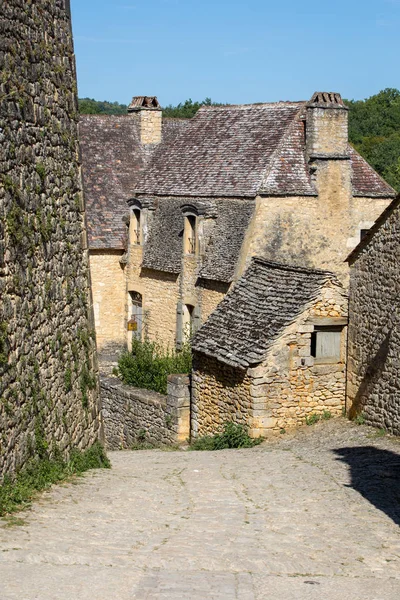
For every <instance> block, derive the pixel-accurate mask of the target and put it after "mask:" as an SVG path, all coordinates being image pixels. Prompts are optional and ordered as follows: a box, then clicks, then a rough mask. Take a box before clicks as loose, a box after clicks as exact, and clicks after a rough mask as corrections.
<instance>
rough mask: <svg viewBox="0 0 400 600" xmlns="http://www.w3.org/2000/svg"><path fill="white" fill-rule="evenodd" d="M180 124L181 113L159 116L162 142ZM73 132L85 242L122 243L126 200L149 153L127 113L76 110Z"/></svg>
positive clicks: (108, 245)
mask: <svg viewBox="0 0 400 600" xmlns="http://www.w3.org/2000/svg"><path fill="white" fill-rule="evenodd" d="M186 125H187V123H186V121H185V122H183V120H181V119H164V121H163V137H164V140H165V143H172V139H173V137H174V136H176V134H177V132H178V131H179V130H181V129H182V128H183V127H186ZM79 135H80V145H81V154H82V167H83V169H82V170H83V183H84V192H85V202H86V211H87V220H88V238H89V246H90V248H114V249H120V248H121V249H122V248H124V246H125V239H124V238H125V235H126V225H125V223H124V222H123V218H124V217H125V216H126V215H127V214H128V205H127V200H128V199H129V198H131V197H132V194H133V191H134V189H135V185H136V181H137V178H138V176H139V174H140V173H141V172H142V171H143V169H144V167H145V165H146V162H147V161H148V159H149V158H150V156H151V153H150V151H149V150H148V149H147V148H146V147H145V146H143V145H142V144H141V143H140V136H139V123H138V119H136V118H135V117H134V116H133V115H118V116H116V115H115V116H112V115H82V116H81V118H80V123H79Z"/></svg>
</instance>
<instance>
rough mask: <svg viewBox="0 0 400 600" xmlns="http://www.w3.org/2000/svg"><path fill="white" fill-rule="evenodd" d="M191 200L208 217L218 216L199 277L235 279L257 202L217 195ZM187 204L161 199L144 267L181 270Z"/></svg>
mask: <svg viewBox="0 0 400 600" xmlns="http://www.w3.org/2000/svg"><path fill="white" fill-rule="evenodd" d="M191 203H192V204H194V205H195V206H197V207H198V208H201V210H202V212H204V213H205V215H206V218H212V219H213V220H214V219H215V222H214V227H213V229H212V233H211V238H210V241H209V243H208V245H207V247H206V249H205V255H204V260H203V265H202V267H201V268H200V271H199V277H200V278H202V279H211V280H216V281H223V282H226V283H229V282H231V281H232V279H233V275H234V272H235V267H236V262H237V260H238V257H239V253H240V249H241V245H242V242H243V238H244V234H245V232H246V228H247V225H248V223H249V220H250V218H251V215H252V213H253V210H254V202H253V201H250V200H236V199H230V200H224V199H213V200H212V201H211V200H209V201H207V200H203V201H199V200H197V201H191ZM183 204H185V202H184V200H183V199H182V198H162V199H160V200H158V202H157V206H156V208H155V211H154V215H153V217H152V224H151V226H150V230H149V236H148V238H147V241H146V243H145V246H144V255H143V263H142V266H143V267H144V268H148V269H155V270H157V271H166V272H168V273H179V272H180V271H181V268H182V245H183V227H184V217H183V213H182V205H183Z"/></svg>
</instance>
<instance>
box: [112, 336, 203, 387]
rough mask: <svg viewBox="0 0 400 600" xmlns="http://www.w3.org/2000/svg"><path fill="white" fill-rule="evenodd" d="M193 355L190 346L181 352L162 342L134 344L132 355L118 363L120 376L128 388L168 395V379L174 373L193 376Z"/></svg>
mask: <svg viewBox="0 0 400 600" xmlns="http://www.w3.org/2000/svg"><path fill="white" fill-rule="evenodd" d="M191 369H192V354H191V350H190V347H189V345H185V346H184V347H183V348H182V350H180V351H179V352H177V351H175V350H171V349H170V348H164V347H163V346H162V345H161V344H160V343H159V342H151V341H150V340H148V339H145V340H144V341H143V342H142V341H139V340H133V343H132V352H125V353H124V354H122V356H121V357H120V359H119V361H118V375H119V376H120V377H121V379H122V381H123V382H124V383H126V384H127V385H132V386H134V387H138V388H144V389H147V390H154V391H155V392H159V393H160V394H166V393H167V377H168V375H171V374H172V373H190V371H191Z"/></svg>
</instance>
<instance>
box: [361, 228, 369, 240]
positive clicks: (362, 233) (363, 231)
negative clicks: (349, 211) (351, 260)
mask: <svg viewBox="0 0 400 600" xmlns="http://www.w3.org/2000/svg"><path fill="white" fill-rule="evenodd" d="M368 231H369V229H360V242H361V241H362V240H363V239H364V238H365V236H366V235H367V233H368Z"/></svg>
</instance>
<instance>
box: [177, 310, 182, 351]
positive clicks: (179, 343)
mask: <svg viewBox="0 0 400 600" xmlns="http://www.w3.org/2000/svg"><path fill="white" fill-rule="evenodd" d="M182 321H183V305H182V302H178V304H177V305H176V349H177V350H181V349H182V344H183V335H182V334H183V331H182V329H183V327H182V325H183V323H182Z"/></svg>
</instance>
